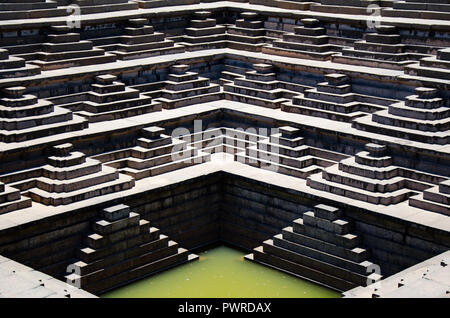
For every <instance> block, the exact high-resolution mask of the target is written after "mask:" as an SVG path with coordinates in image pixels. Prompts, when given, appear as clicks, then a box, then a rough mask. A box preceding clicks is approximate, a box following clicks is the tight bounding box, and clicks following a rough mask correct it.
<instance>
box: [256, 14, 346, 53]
mask: <svg viewBox="0 0 450 318" xmlns="http://www.w3.org/2000/svg"><path fill="white" fill-rule="evenodd" d="M301 22H302V23H303V26H300V27H295V29H294V33H285V34H283V36H282V39H281V40H275V41H273V43H272V45H268V46H264V47H263V48H262V52H263V53H267V54H273V55H281V56H287V57H295V58H301V59H312V60H320V61H324V60H330V59H331V56H332V55H334V54H336V53H337V52H339V51H341V50H342V47H341V46H339V45H335V44H330V43H329V41H330V37H329V36H328V35H327V30H326V29H325V28H323V27H321V26H320V21H319V20H317V19H302V20H301Z"/></svg>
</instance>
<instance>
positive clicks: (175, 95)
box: [158, 84, 220, 105]
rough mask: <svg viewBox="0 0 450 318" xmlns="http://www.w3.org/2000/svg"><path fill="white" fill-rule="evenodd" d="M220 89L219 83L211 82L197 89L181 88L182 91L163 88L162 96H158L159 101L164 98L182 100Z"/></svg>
mask: <svg viewBox="0 0 450 318" xmlns="http://www.w3.org/2000/svg"><path fill="white" fill-rule="evenodd" d="M219 91H220V86H219V85H217V84H209V85H208V86H206V85H205V86H204V87H198V88H195V89H187V90H180V91H171V90H168V89H163V91H162V94H161V98H158V100H159V101H161V100H162V99H169V100H181V99H185V98H190V97H195V96H199V95H205V94H210V93H216V92H219ZM163 105H164V104H163Z"/></svg>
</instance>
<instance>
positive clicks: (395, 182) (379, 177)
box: [307, 144, 427, 205]
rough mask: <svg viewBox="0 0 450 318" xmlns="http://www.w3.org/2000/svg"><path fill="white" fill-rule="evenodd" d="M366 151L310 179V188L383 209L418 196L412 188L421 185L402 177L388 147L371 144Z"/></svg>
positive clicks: (308, 180)
mask: <svg viewBox="0 0 450 318" xmlns="http://www.w3.org/2000/svg"><path fill="white" fill-rule="evenodd" d="M366 150H367V151H363V152H360V153H358V154H356V156H355V157H352V158H348V159H344V160H342V161H341V162H340V163H339V164H338V165H334V166H331V167H329V168H326V169H325V170H324V171H323V172H322V173H321V174H316V175H312V176H310V177H309V178H308V179H307V184H308V186H310V187H312V188H314V189H317V190H322V191H326V192H329V193H334V194H337V195H341V196H344V197H346V198H351V199H355V200H360V201H365V202H369V203H372V204H381V205H391V204H397V203H400V202H403V201H405V200H407V199H408V198H409V197H410V196H411V195H413V194H415V193H414V192H413V191H412V188H413V189H414V188H415V187H418V188H421V185H417V186H413V185H411V184H410V183H408V182H407V181H406V180H405V178H404V177H403V176H401V174H400V171H399V168H398V167H396V166H393V165H392V158H391V157H390V156H388V155H387V147H386V146H383V145H377V144H367V145H366ZM426 187H427V186H426V185H425V188H426ZM420 190H423V188H422V189H420Z"/></svg>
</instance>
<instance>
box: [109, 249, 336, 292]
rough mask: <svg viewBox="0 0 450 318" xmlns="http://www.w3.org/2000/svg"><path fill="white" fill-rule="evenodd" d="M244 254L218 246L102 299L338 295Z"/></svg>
mask: <svg viewBox="0 0 450 318" xmlns="http://www.w3.org/2000/svg"><path fill="white" fill-rule="evenodd" d="M244 255H245V254H244V252H242V251H239V250H236V249H233V248H229V247H226V246H219V247H215V248H212V249H210V250H207V251H204V252H201V253H199V256H200V260H199V261H193V262H190V263H187V264H185V265H181V266H178V267H175V268H172V269H169V270H167V271H164V272H162V273H159V274H156V275H154V276H151V277H148V278H144V279H142V280H139V281H137V282H134V283H131V284H129V285H127V286H124V287H121V288H118V289H116V290H113V291H111V292H108V293H106V294H104V295H102V296H101V297H105V298H178V297H179V298H198V297H206V298H228V297H229V298H266V297H267V298H269V297H270V298H279V297H286V298H316V297H317V298H318V297H320V298H331V297H340V295H339V293H336V292H334V291H332V290H329V289H327V288H324V287H322V286H319V285H316V284H313V283H310V282H308V281H305V280H302V279H299V278H296V277H293V276H291V275H288V274H285V273H283V272H280V271H277V270H274V269H272V268H269V267H266V266H263V265H259V264H256V263H253V262H249V261H245V260H244Z"/></svg>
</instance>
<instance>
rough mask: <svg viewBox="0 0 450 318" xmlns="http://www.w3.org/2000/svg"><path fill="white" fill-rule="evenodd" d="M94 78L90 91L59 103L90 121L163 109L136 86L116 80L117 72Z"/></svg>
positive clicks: (106, 119) (118, 117)
mask: <svg viewBox="0 0 450 318" xmlns="http://www.w3.org/2000/svg"><path fill="white" fill-rule="evenodd" d="M95 80H96V83H94V84H92V85H91V89H92V90H91V91H89V92H87V93H85V94H83V95H76V96H74V97H73V99H74V100H76V101H74V102H69V103H66V104H60V106H61V107H65V108H68V109H70V110H71V111H73V112H75V113H76V114H77V115H79V116H82V117H85V118H87V119H88V120H89V122H91V123H93V122H99V121H109V120H116V119H120V118H127V117H133V116H138V115H142V114H147V113H151V112H155V111H160V110H161V109H162V107H161V103H158V102H154V101H153V100H152V98H151V97H149V96H145V95H143V94H141V93H140V92H139V91H138V90H137V89H133V88H129V87H126V86H125V84H123V83H121V82H118V81H117V76H114V75H108V74H107V75H99V76H97V77H96V78H95ZM67 99H69V100H70V98H67ZM67 99H65V102H67Z"/></svg>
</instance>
